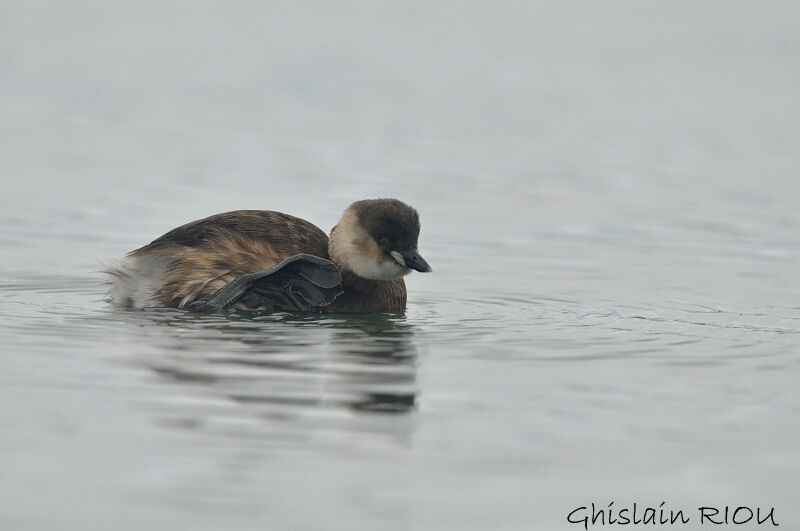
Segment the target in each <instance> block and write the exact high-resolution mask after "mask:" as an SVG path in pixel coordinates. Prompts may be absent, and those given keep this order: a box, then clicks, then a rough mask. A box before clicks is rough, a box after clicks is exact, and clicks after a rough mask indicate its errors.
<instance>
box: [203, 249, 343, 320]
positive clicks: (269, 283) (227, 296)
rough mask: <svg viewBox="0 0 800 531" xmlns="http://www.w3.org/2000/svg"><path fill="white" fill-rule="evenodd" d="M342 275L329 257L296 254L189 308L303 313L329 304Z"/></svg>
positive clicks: (337, 288)
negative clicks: (327, 258)
mask: <svg viewBox="0 0 800 531" xmlns="http://www.w3.org/2000/svg"><path fill="white" fill-rule="evenodd" d="M341 283H342V277H341V275H340V274H339V270H338V269H337V268H336V266H335V265H334V264H333V262H331V261H330V260H326V259H324V258H320V257H319V256H314V255H311V254H305V253H300V254H296V255H293V256H290V257H289V258H287V259H285V260H283V261H282V262H279V263H277V264H275V265H274V266H272V267H269V268H267V269H263V270H261V271H256V272H255V273H247V274H244V275H241V276H239V277H237V278H236V279H235V280H233V281H232V282H231V283H229V284H228V285H227V286H225V287H224V288H222V289H220V290H219V291H218V292H217V293H216V294H214V295H213V296H212V297H211V298H210V299H209V300H208V301H207V302H202V303H200V304H198V305H197V306H195V307H192V308H189V309H192V310H205V311H218V310H222V309H224V308H231V307H233V308H238V309H249V310H267V311H288V312H307V311H313V310H318V309H321V308H324V307H325V306H327V305H329V304H330V303H331V302H333V300H334V299H335V298H336V297H338V296H339V295H340V294H341V293H342V286H341Z"/></svg>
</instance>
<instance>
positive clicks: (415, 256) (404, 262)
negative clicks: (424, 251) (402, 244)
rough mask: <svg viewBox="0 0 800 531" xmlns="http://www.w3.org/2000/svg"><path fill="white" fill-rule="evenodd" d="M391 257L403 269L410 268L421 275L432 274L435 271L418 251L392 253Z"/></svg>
mask: <svg viewBox="0 0 800 531" xmlns="http://www.w3.org/2000/svg"><path fill="white" fill-rule="evenodd" d="M391 255H392V257H393V258H394V259H395V260H397V263H398V264H400V265H401V266H403V267H408V268H410V269H413V270H415V271H419V272H420V273H430V272H431V271H433V270H432V269H431V266H429V265H428V262H426V261H425V259H424V258H422V257H421V256H420V255H419V253H418V252H417V250H416V249H411V250H410V251H403V252H398V251H392V252H391Z"/></svg>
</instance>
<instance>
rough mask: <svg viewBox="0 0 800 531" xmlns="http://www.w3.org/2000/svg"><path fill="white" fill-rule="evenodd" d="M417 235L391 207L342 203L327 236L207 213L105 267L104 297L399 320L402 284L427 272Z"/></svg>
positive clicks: (311, 228) (195, 307) (124, 302)
mask: <svg viewBox="0 0 800 531" xmlns="http://www.w3.org/2000/svg"><path fill="white" fill-rule="evenodd" d="M419 232H420V222H419V214H418V213H417V211H416V210H415V209H414V208H412V207H411V206H409V205H407V204H406V203H403V202H402V201H400V200H398V199H391V198H379V199H364V200H361V201H356V202H354V203H352V204H351V205H350V206H348V207H347V209H345V211H344V213H343V214H342V217H341V219H340V220H339V221H338V223H337V224H336V225H335V226H334V227H333V229H331V232H330V237H329V236H328V235H326V234H325V233H324V232H323V231H322V230H321V229H320V228H318V227H317V226H315V225H314V224H312V223H310V222H308V221H306V220H304V219H301V218H298V217H295V216H292V215H289V214H284V213H281V212H274V211H269V210H236V211H232V212H225V213H222V214H215V215H213V216H209V217H207V218H204V219H199V220H196V221H192V222H190V223H187V224H185V225H182V226H180V227H177V228H175V229H173V230H171V231H169V232H167V233H166V234H164V235H163V236H161V237H159V238H157V239H155V240H153V241H152V242H150V243H149V244H147V245H145V246H143V247H140V248H138V249H136V250H134V251H131V252H130V253H128V254H127V256H126V257H125V258H124V259H123V260H122V261H121V263H119V264H118V265H116V266H113V267H109V268H107V269H106V270H105V273H107V274H108V275H109V276H110V279H109V284H110V285H111V288H110V290H109V297H108V298H109V299H110V301H111V302H112V303H115V304H117V305H119V306H123V307H128V308H140V309H141V308H157V307H161V308H180V309H184V310H188V311H222V310H227V309H233V310H245V311H290V312H324V313H378V312H388V313H400V312H403V311H404V310H405V307H406V301H407V294H406V286H405V282H404V280H403V277H404V276H405V275H407V274H408V273H410V272H411V271H412V270H416V271H419V272H423V273H426V272H430V271H431V267H430V265H428V262H427V261H426V260H425V259H424V258H423V257H422V256H421V255H420V254H419V251H418V249H417V244H418V238H419Z"/></svg>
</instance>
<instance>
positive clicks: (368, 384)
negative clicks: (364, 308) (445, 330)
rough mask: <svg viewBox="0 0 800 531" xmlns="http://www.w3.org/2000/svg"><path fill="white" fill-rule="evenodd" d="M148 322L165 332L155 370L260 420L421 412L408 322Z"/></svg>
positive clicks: (366, 318) (160, 317)
mask: <svg viewBox="0 0 800 531" xmlns="http://www.w3.org/2000/svg"><path fill="white" fill-rule="evenodd" d="M146 320H147V322H149V323H151V324H152V323H155V324H157V325H158V326H157V327H156V329H157V330H158V331H159V333H158V334H154V335H157V337H158V339H159V341H160V345H159V349H158V350H159V352H160V355H159V356H157V357H153V358H150V361H149V363H148V364H149V366H150V368H151V369H152V370H153V371H155V372H156V373H157V374H159V375H160V376H161V377H162V378H165V379H168V380H170V381H174V382H181V383H186V384H192V385H201V386H203V387H205V388H207V389H210V390H212V391H213V394H214V395H215V396H217V397H222V396H224V397H225V398H226V399H227V400H232V401H234V402H235V403H239V404H242V405H245V404H247V405H248V406H249V407H251V408H252V407H255V408H258V411H259V414H261V415H263V416H268V417H286V416H290V417H291V416H292V415H295V414H300V413H301V412H302V411H303V410H308V409H309V408H316V409H322V410H328V411H330V410H334V411H335V410H339V411H343V410H350V411H354V412H370V413H392V414H404V413H408V412H409V411H412V410H413V409H414V408H415V406H416V400H417V397H416V358H417V353H416V348H415V346H414V343H413V340H412V339H413V335H414V332H413V329H412V327H411V325H409V324H408V323H407V322H406V321H405V318H404V317H402V316H393V315H388V314H372V315H323V316H320V315H290V314H273V315H258V314H247V313H244V312H242V313H232V314H227V315H217V316H197V315H191V314H183V313H175V312H168V313H164V312H161V313H154V314H152V315H149V316H147V317H146ZM164 326H166V327H170V332H171V333H169V334H163V330H164V328H163V327H164Z"/></svg>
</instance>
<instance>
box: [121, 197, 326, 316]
mask: <svg viewBox="0 0 800 531" xmlns="http://www.w3.org/2000/svg"><path fill="white" fill-rule="evenodd" d="M299 253H306V254H311V255H315V256H319V257H321V258H326V259H327V258H328V236H327V235H326V234H325V233H324V232H323V231H322V230H320V229H319V228H318V227H317V226H315V225H313V224H312V223H309V222H308V221H306V220H304V219H300V218H298V217H295V216H290V215H288V214H283V213H281V212H272V211H265V210H237V211H233V212H226V213H223V214H216V215H214V216H210V217H207V218H204V219H200V220H197V221H193V222H191V223H187V224H186V225H182V226H180V227H178V228H176V229H173V230H171V231H169V232H168V233H166V234H164V235H163V236H161V237H160V238H157V239H156V240H154V241H152V242H151V243H149V244H147V245H145V246H144V247H141V248H139V249H136V250H135V251H133V252H131V253H130V254H129V255H128V257H127V258H126V259H125V261H124V262H123V264H122V265H121V266H120V267H119V268H116V269H112V270H110V271H109V272H110V273H111V274H112V275H113V276H114V280H113V286H112V298H113V299H114V300H116V301H117V302H120V303H122V304H125V305H129V306H135V307H147V306H169V307H177V308H183V307H188V306H194V305H197V304H198V303H202V302H203V301H206V300H208V299H209V298H210V297H212V296H213V295H214V294H215V293H216V292H217V291H219V290H220V289H221V288H222V287H224V286H226V285H227V284H228V283H230V282H231V281H233V280H234V279H235V278H236V277H238V276H239V275H242V274H245V273H251V272H254V271H260V270H263V269H266V268H269V267H272V266H274V265H275V264H277V263H279V262H281V261H283V260H285V259H286V258H289V257H290V256H293V255H296V254H299Z"/></svg>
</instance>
